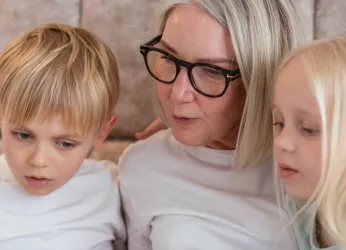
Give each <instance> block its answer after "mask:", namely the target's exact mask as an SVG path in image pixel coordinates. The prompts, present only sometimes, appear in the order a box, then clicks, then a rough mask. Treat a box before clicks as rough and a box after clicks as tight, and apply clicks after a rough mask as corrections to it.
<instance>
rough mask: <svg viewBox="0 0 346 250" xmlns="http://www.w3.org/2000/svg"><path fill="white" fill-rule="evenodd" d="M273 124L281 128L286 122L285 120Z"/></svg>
mask: <svg viewBox="0 0 346 250" xmlns="http://www.w3.org/2000/svg"><path fill="white" fill-rule="evenodd" d="M273 126H274V127H277V128H280V129H283V127H284V123H283V122H274V124H273Z"/></svg>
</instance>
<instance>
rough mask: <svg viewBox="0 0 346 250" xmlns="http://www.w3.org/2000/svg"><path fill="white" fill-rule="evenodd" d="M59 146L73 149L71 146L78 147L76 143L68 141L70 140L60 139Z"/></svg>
mask: <svg viewBox="0 0 346 250" xmlns="http://www.w3.org/2000/svg"><path fill="white" fill-rule="evenodd" d="M58 146H59V147H61V148H63V149H71V148H74V147H76V145H75V144H74V143H72V142H68V141H59V142H58Z"/></svg>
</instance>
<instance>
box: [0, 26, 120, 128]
mask: <svg viewBox="0 0 346 250" xmlns="http://www.w3.org/2000/svg"><path fill="white" fill-rule="evenodd" d="M118 94H119V76H118V69H117V63H116V60H115V58H114V56H113V54H112V52H111V50H110V49H109V48H108V47H107V46H106V45H105V44H104V43H103V42H102V41H101V40H100V39H98V38H97V37H96V36H94V35H93V34H91V33H89V32H88V31H86V30H84V29H82V28H77V27H71V26H68V25H62V24H47V25H43V26H41V27H38V28H36V29H34V30H32V31H30V32H28V33H26V34H24V35H23V36H22V37H21V38H19V39H17V40H14V41H13V42H11V43H10V44H9V46H8V47H7V48H6V49H5V51H4V52H3V54H2V55H1V57H0V111H1V119H3V120H6V121H8V122H10V123H14V124H20V125H22V124H25V123H27V122H28V121H30V120H31V119H33V118H35V117H36V116H37V114H40V117H41V118H43V119H51V118H53V117H55V116H57V115H59V116H62V117H63V119H64V120H65V122H66V123H67V124H68V125H70V126H71V127H73V128H75V129H76V132H78V133H80V134H87V133H90V132H92V131H93V132H95V131H98V130H99V129H101V127H102V126H104V125H105V124H106V123H107V122H108V120H109V119H110V118H111V117H112V115H113V112H114V108H115V105H116V103H117V100H118Z"/></svg>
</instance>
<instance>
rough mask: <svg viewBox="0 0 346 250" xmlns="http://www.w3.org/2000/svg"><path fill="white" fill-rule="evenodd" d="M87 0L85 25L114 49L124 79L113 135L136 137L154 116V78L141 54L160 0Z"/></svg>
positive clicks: (84, 13)
mask: <svg viewBox="0 0 346 250" xmlns="http://www.w3.org/2000/svg"><path fill="white" fill-rule="evenodd" d="M134 2H135V1H129V0H127V1H125V0H121V1H120V0H116V1H115V0H85V1H84V3H83V15H82V26H83V27H84V28H86V29H88V30H90V31H92V32H94V33H95V34H96V35H98V36H100V37H101V38H102V39H104V41H105V42H106V43H107V44H108V45H109V46H110V47H111V49H112V50H113V51H114V52H115V54H116V57H117V60H118V65H119V71H120V79H121V90H120V92H121V94H120V100H119V103H118V106H117V109H116V113H117V115H118V118H119V119H118V124H117V125H116V127H115V130H114V134H115V135H117V136H121V137H127V136H133V134H134V133H135V132H138V131H140V130H141V129H143V128H145V127H146V125H147V124H148V123H149V122H150V121H151V120H152V119H154V111H153V102H152V96H153V94H152V93H153V81H152V79H151V77H150V76H149V74H148V73H147V70H146V68H145V65H144V61H143V57H142V56H141V54H140V53H139V46H140V45H141V43H143V42H145V41H146V40H147V39H148V38H149V37H150V34H149V33H150V32H149V31H148V27H149V23H150V21H151V17H152V13H153V11H154V8H155V6H156V5H157V3H158V2H159V0H140V1H136V4H134Z"/></svg>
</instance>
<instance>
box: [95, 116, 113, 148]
mask: <svg viewBox="0 0 346 250" xmlns="http://www.w3.org/2000/svg"><path fill="white" fill-rule="evenodd" d="M117 120H118V117H116V116H115V115H113V116H112V117H111V119H110V120H109V121H108V122H107V123H106V125H105V126H104V127H103V128H102V129H101V131H100V132H99V133H98V135H97V136H96V138H95V140H94V147H95V148H98V147H100V146H102V144H103V142H104V141H105V140H106V139H107V136H108V135H109V133H110V132H111V130H112V128H113V127H114V125H115V123H116V122H117Z"/></svg>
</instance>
